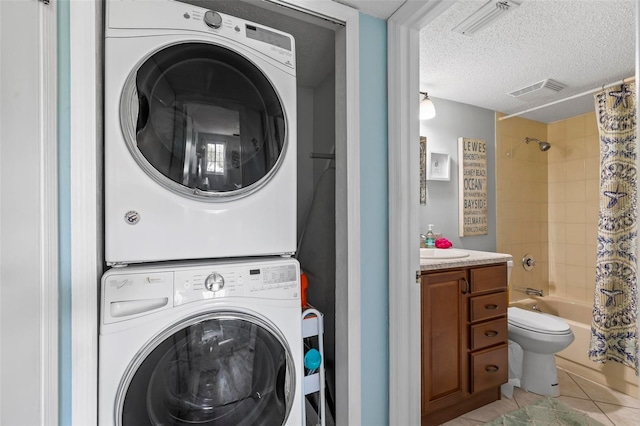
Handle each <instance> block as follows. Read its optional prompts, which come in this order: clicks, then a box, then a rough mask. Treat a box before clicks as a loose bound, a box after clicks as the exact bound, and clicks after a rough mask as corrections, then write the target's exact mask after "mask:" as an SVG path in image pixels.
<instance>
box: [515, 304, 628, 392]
mask: <svg viewBox="0 0 640 426" xmlns="http://www.w3.org/2000/svg"><path fill="white" fill-rule="evenodd" d="M533 305H536V306H537V307H538V309H540V311H542V312H545V313H547V314H553V315H556V316H559V317H562V318H564V319H565V321H567V323H568V324H569V326H570V327H571V330H572V331H573V334H574V336H575V340H574V341H573V343H571V345H569V347H567V348H566V349H565V350H563V351H560V352H558V353H557V354H556V365H557V366H558V367H560V368H562V369H564V370H567V371H569V372H571V373H575V374H577V375H579V376H582V377H585V378H587V379H589V380H592V381H594V382H596V383H600V384H602V385H605V386H608V387H610V388H612V389H615V390H617V391H619V392H622V393H625V394H627V395H631V396H633V397H634V398H637V397H638V378H637V377H636V374H635V371H634V370H633V369H632V368H630V367H627V366H625V365H623V364H620V363H618V362H614V361H608V362H606V363H604V364H603V363H599V362H593V361H591V360H590V359H589V342H590V340H591V311H592V308H593V307H592V306H591V305H590V304H587V303H584V302H574V301H572V300H568V299H562V298H558V297H553V296H545V297H536V296H532V297H531V298H529V299H523V300H518V301H514V302H511V303H510V306H517V307H519V308H523V309H528V310H533Z"/></svg>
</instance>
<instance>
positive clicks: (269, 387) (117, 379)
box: [98, 258, 303, 426]
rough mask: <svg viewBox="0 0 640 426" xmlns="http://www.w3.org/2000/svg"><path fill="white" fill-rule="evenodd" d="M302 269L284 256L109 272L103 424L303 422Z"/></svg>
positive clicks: (104, 306)
mask: <svg viewBox="0 0 640 426" xmlns="http://www.w3.org/2000/svg"><path fill="white" fill-rule="evenodd" d="M299 276H300V268H299V264H298V262H297V261H296V260H295V259H283V258H270V259H257V260H256V259H254V260H251V261H246V260H245V261H241V260H236V261H233V262H225V263H222V262H216V263H213V262H209V263H204V262H199V263H193V262H192V263H184V262H183V263H182V264H181V263H167V264H158V265H155V266H146V267H143V266H141V265H134V266H129V267H126V268H114V269H111V270H109V271H108V272H106V273H105V274H104V276H103V277H102V300H101V323H100V336H99V381H98V386H99V425H100V426H114V425H115V426H145V425H149V426H152V425H153V426H155V425H168V426H169V425H176V426H177V425H192V424H200V425H216V426H225V425H229V426H248V425H256V426H262V425H264V426H266V425H278V426H280V425H288V426H299V425H301V424H303V421H302V415H303V414H302V413H303V411H302V403H303V396H302V374H303V366H302V326H301V306H300V287H299Z"/></svg>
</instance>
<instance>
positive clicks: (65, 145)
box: [57, 0, 71, 426]
mask: <svg viewBox="0 0 640 426" xmlns="http://www.w3.org/2000/svg"><path fill="white" fill-rule="evenodd" d="M57 5H58V232H59V241H58V250H59V256H60V260H59V261H60V264H59V277H58V279H59V281H60V287H59V289H58V311H59V322H60V325H59V330H58V332H59V336H58V338H59V345H60V346H59V348H58V357H59V359H58V374H59V379H58V392H59V407H58V409H59V413H58V417H59V422H60V425H63V426H64V425H70V424H71V183H70V182H71V179H70V171H71V160H70V158H71V149H70V140H71V136H70V125H71V123H70V111H69V109H70V87H71V86H70V78H71V76H70V74H69V67H70V54H69V0H59V1H58V3H57Z"/></svg>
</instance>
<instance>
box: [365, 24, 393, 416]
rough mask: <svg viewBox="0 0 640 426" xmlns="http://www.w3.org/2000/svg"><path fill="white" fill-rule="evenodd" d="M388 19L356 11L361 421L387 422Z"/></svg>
mask: <svg viewBox="0 0 640 426" xmlns="http://www.w3.org/2000/svg"><path fill="white" fill-rule="evenodd" d="M387 140H388V137H387V23H386V21H383V20H381V19H376V18H372V17H370V16H367V15H362V14H361V15H360V191H361V192H360V232H361V234H360V235H361V236H360V244H361V246H360V247H361V259H362V260H361V272H360V273H361V298H360V299H361V306H360V309H361V312H362V313H361V327H362V344H361V348H362V365H361V374H362V387H361V391H362V424H363V425H367V426H375V425H388V424H389V379H388V378H389V302H388V300H389V297H388V296H389V190H388V184H387V182H388V160H387V158H388V157H387V149H388V148H387V147H388V143H387Z"/></svg>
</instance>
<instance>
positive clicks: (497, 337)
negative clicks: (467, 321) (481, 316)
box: [469, 318, 507, 351]
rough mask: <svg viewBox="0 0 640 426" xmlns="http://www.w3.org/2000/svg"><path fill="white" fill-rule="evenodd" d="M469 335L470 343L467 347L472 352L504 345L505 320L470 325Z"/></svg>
mask: <svg viewBox="0 0 640 426" xmlns="http://www.w3.org/2000/svg"><path fill="white" fill-rule="evenodd" d="M470 334H471V342H470V345H469V346H470V348H471V350H472V351H475V350H477V349H482V348H488V347H489V346H493V345H496V344H498V343H504V342H506V341H507V319H506V318H500V319H497V320H493V321H489V322H483V323H481V324H476V325H472V326H471V333H470Z"/></svg>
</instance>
